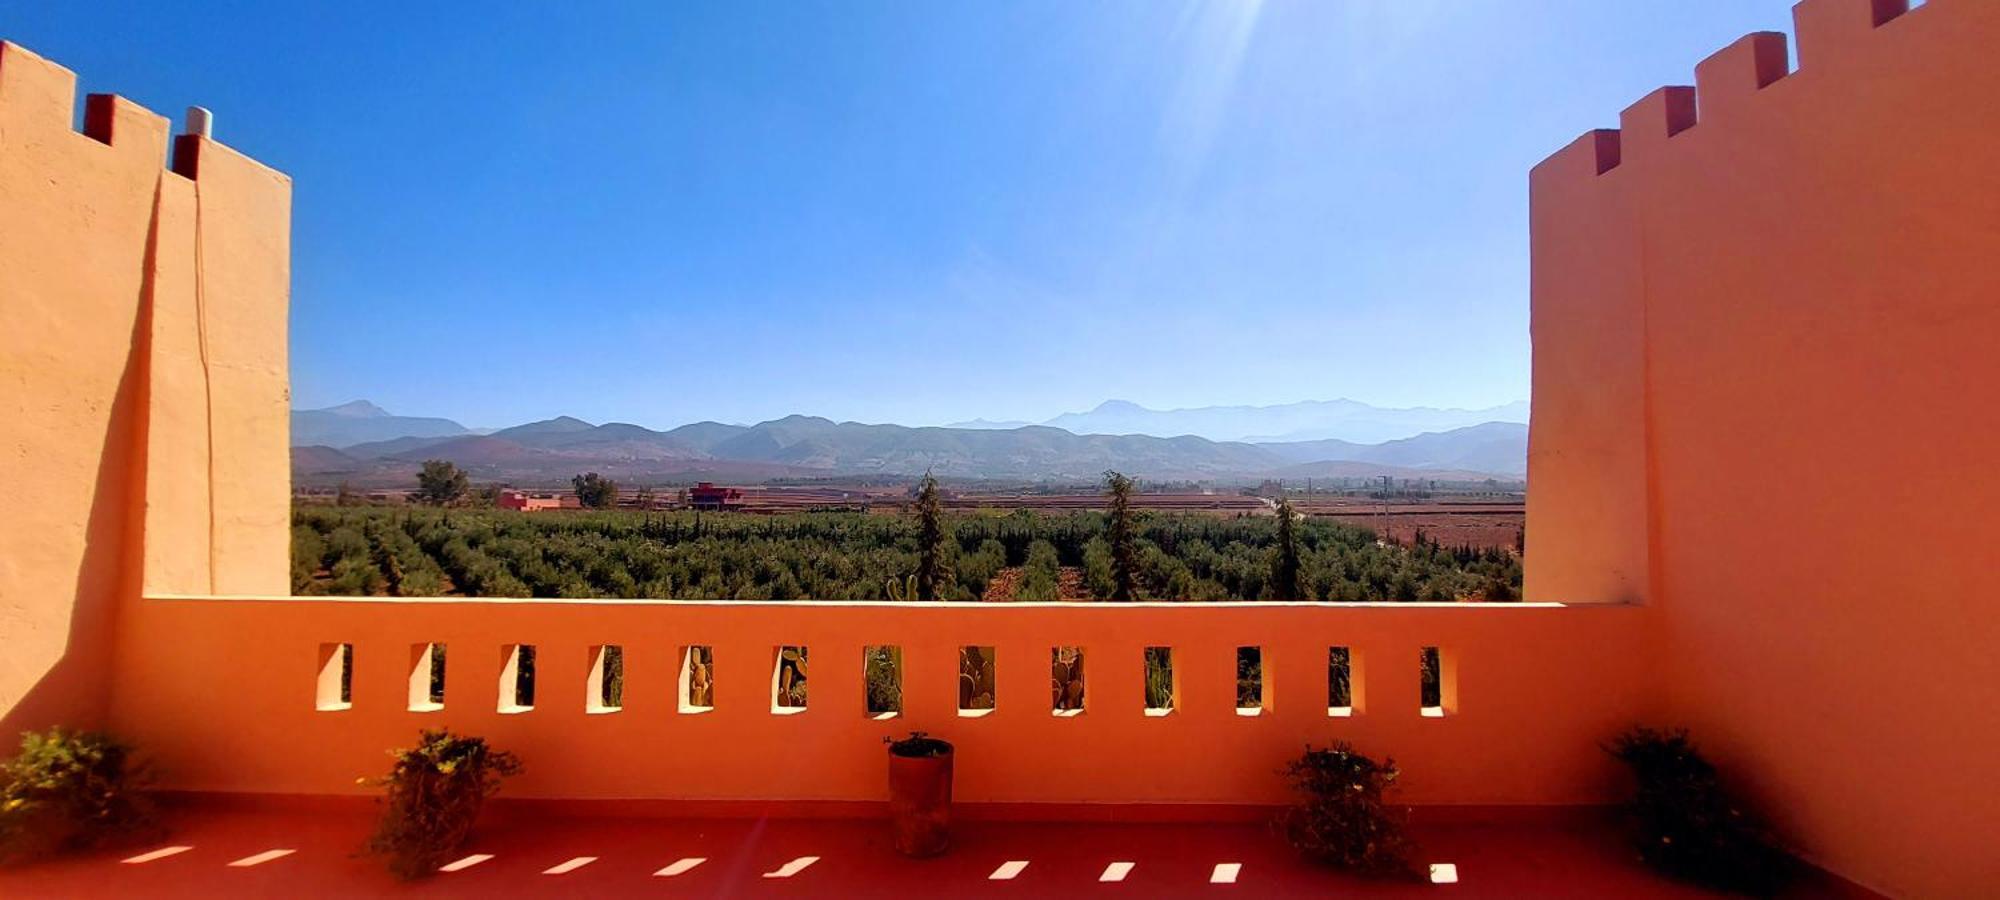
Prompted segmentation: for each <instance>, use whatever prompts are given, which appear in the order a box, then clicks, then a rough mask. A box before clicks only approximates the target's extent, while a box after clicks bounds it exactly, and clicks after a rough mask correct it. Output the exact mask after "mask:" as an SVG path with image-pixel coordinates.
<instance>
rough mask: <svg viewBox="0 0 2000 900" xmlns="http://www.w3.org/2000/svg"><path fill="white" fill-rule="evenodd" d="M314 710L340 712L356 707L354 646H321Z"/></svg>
mask: <svg viewBox="0 0 2000 900" xmlns="http://www.w3.org/2000/svg"><path fill="white" fill-rule="evenodd" d="M313 705H314V708H316V709H318V710H320V711H321V712H338V711H340V710H343V709H352V708H353V707H354V645H353V644H321V645H319V684H318V691H317V693H316V696H315V697H314V704H313Z"/></svg>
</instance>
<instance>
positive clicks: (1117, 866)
mask: <svg viewBox="0 0 2000 900" xmlns="http://www.w3.org/2000/svg"><path fill="white" fill-rule="evenodd" d="M1136 865H1138V863H1129V862H1115V863H1112V864H1111V865H1108V866H1105V867H1104V874H1102V875H1099V876H1097V880H1098V881H1124V880H1125V876H1127V875H1130V874H1132V867H1133V866H1136Z"/></svg>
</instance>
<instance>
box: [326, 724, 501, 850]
mask: <svg viewBox="0 0 2000 900" xmlns="http://www.w3.org/2000/svg"><path fill="white" fill-rule="evenodd" d="M390 755H391V756H393V757H395V760H396V762H395V764H394V765H393V766H391V767H390V769H389V774H388V776H387V777H384V778H382V779H380V780H377V781H375V782H374V783H375V784H376V785H378V786H381V787H386V788H387V789H388V796H387V797H386V798H385V800H384V802H385V808H384V809H383V811H382V821H381V824H379V825H378V826H376V829H375V835H374V837H372V838H370V839H369V841H368V850H369V852H371V853H374V854H376V855H379V856H382V857H386V858H387V859H388V862H389V870H390V871H391V872H394V873H396V875H397V876H398V877H401V878H419V877H422V876H424V875H428V874H430V873H432V872H435V871H437V868H438V866H440V865H442V864H443V863H445V862H447V861H448V859H447V857H449V855H450V854H452V853H453V852H454V851H456V850H458V849H459V848H460V847H462V846H464V844H465V839H466V837H467V835H469V834H470V833H471V832H472V825H473V823H474V822H475V821H476V820H477V819H478V818H479V810H480V809H481V808H482V807H483V806H485V804H486V798H488V797H491V796H493V794H494V793H495V792H497V791H499V790H500V781H501V779H503V778H506V777H508V776H512V775H517V774H520V771H521V761H520V759H519V758H518V757H516V756H515V755H514V754H512V753H508V752H506V751H504V750H494V749H492V748H490V747H488V746H487V744H486V740H485V739H484V738H476V737H464V736H461V735H456V734H452V733H451V732H449V731H445V730H442V729H438V730H431V729H425V730H424V731H423V732H421V733H420V736H419V738H418V740H417V746H415V747H406V748H403V749H399V750H395V751H392V752H391V753H390ZM364 783H365V781H364Z"/></svg>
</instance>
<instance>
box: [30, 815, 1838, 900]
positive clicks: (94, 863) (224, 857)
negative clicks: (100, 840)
mask: <svg viewBox="0 0 2000 900" xmlns="http://www.w3.org/2000/svg"><path fill="white" fill-rule="evenodd" d="M171 824H172V828H173V830H172V832H171V833H170V835H169V836H168V838H167V839H165V840H163V841H161V842H159V843H157V844H152V845H145V846H138V847H126V848H121V849H119V850H117V851H107V852H99V853H92V854H87V855H80V856H75V857H68V858H63V859H58V860H52V861H47V862H42V863H37V864H33V865H29V866H25V867H21V868H16V869H11V870H0V896H6V897H103V896H120V897H197V896H199V897H217V896H222V897H354V896H400V895H420V896H430V897H511V896H538V897H547V896H560V897H609V896H625V895H631V894H638V893H648V894H658V895H664V896H684V897H814V898H819V897H875V896H896V895H900V896H938V897H953V898H959V897H1014V898H1028V897H1048V896H1057V895H1062V896H1071V895H1079V896H1098V897H1132V898H1148V900H1151V898H1162V897H1258V898H1265V897H1328V896H1371V897H1399V896H1410V897H1418V896H1423V897H1455V898H1471V897H1510V898H1511V897H1534V898H1561V897H1617V898H1677V897H1688V898H1694V897H1712V896H1714V895H1712V894H1707V893H1704V892H1702V891H1698V890H1695V889H1692V888H1688V887H1684V886H1681V885H1678V884H1674V883H1671V882H1667V881H1664V880H1661V879H1659V878H1657V877H1655V876H1654V875H1652V874H1651V873H1649V872H1647V871H1646V870H1645V869H1643V868H1640V867H1639V865H1638V863H1637V862H1636V861H1635V860H1634V859H1633V858H1632V855H1631V854H1630V853H1629V852H1628V851H1627V850H1626V849H1625V848H1624V847H1623V846H1622V845H1621V844H1620V842H1619V840H1618V838H1617V836H1616V835H1615V834H1614V833H1612V831H1611V829H1609V828H1607V827H1606V826H1605V825H1603V824H1601V823H1591V822H1584V821H1570V822H1561V823H1552V822H1541V823H1530V824H1520V823H1510V824H1436V825H1422V824H1418V825H1417V826H1415V827H1414V828H1413V831H1414V833H1415V836H1416V837H1417V838H1418V840H1419V841H1420V842H1421V844H1422V851H1421V854H1420V859H1421V861H1422V862H1423V863H1425V864H1441V865H1444V866H1449V867H1450V869H1448V870H1445V869H1440V870H1439V871H1440V872H1441V873H1443V872H1451V873H1453V874H1455V876H1456V881H1455V882H1452V883H1438V884H1431V883H1420V882H1412V883H1383V882H1374V881H1364V880H1359V879H1354V878H1350V877H1345V876H1341V875H1338V874H1335V873H1332V872H1328V871H1326V870H1323V869H1320V868H1317V867H1314V866H1311V865H1308V864H1306V863H1304V862H1302V861H1300V860H1299V859H1298V858H1297V857H1296V856H1295V855H1294V854H1293V853H1292V852H1291V850H1290V849H1289V848H1287V847H1286V846H1285V845H1284V844H1283V843H1282V842H1281V841H1279V840H1278V839H1277V838H1276V837H1275V836H1274V835H1272V834H1271V833H1270V831H1269V830H1268V829H1267V828H1266V827H1264V826H1261V825H1254V824H1114V823H1061V824H1056V823H1037V822H961V823H959V824H958V825H957V826H956V827H955V828H954V831H953V835H954V846H953V848H952V851H951V852H950V853H948V854H947V855H945V856H943V857H941V858H938V859H931V860H910V859H905V858H903V857H901V856H898V855H897V854H896V853H895V852H894V851H893V850H892V849H891V847H890V845H889V840H888V835H887V826H886V824H885V823H883V822H881V821H878V820H857V819H746V818H734V819H695V818H689V819H672V818H657V817H630V818H618V817H608V816H591V817H577V816H564V815H551V814H548V813H546V812H530V811H527V810H522V809H512V810H509V809H505V808H502V809H495V810H492V811H491V812H490V813H489V817H488V820H487V821H485V822H484V823H482V827H481V829H480V831H479V832H478V833H477V834H476V835H475V836H474V837H473V839H472V842H471V844H470V845H469V846H467V847H466V848H465V851H464V853H463V854H462V855H461V859H460V861H459V862H458V863H455V864H453V865H450V866H447V867H446V868H448V869H452V871H445V872H440V873H438V874H437V875H435V876H432V877H431V878H429V879H425V880H422V881H418V882H410V883H405V882H399V881H397V880H395V879H394V878H392V877H391V876H389V875H388V874H387V872H385V871H384V870H383V867H382V865H381V863H380V862H379V861H377V860H374V859H369V858H366V857H362V856H359V855H358V854H357V853H356V848H358V847H359V846H360V845H361V843H362V841H363V839H364V838H365V836H366V834H367V832H368V829H369V825H370V824H371V822H370V818H369V816H368V814H366V813H365V812H361V811H358V810H354V809H351V808H348V809H341V810H337V811H311V810H308V811H285V812H277V811H261V810H227V809H219V810H199V811H194V810H184V811H181V812H180V813H178V814H176V815H174V816H173V817H172V818H171ZM1438 877H1439V878H1440V879H1442V878H1445V877H1447V876H1444V875H1442V874H1441V875H1440V876H1438ZM1836 893H1837V894H1839V895H1844V896H1853V895H1854V894H1852V893H1850V892H1848V891H1839V892H1833V891H1830V890H1829V891H1822V890H1820V889H1816V888H1809V889H1807V890H1806V891H1805V892H1804V893H1801V894H1799V896H1832V895H1835V894H1836Z"/></svg>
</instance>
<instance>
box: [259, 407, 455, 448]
mask: <svg viewBox="0 0 2000 900" xmlns="http://www.w3.org/2000/svg"><path fill="white" fill-rule="evenodd" d="M465 433H466V427H465V426H463V425H460V424H458V423H457V422H454V421H452V420H450V419H438V418H429V417H424V416H399V415H395V414H393V413H391V412H389V411H388V410H385V409H383V408H382V407H379V406H376V405H375V404H373V403H370V402H368V401H366V400H355V401H352V402H348V403H342V404H340V405H339V406H329V407H327V408H325V409H295V410H293V411H292V443H293V444H294V445H296V446H310V445H323V446H327V447H351V446H354V445H356V444H365V443H370V442H374V441H386V440H393V439H395V438H401V437H427V438H429V437H450V436H452V435H460V434H465Z"/></svg>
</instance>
